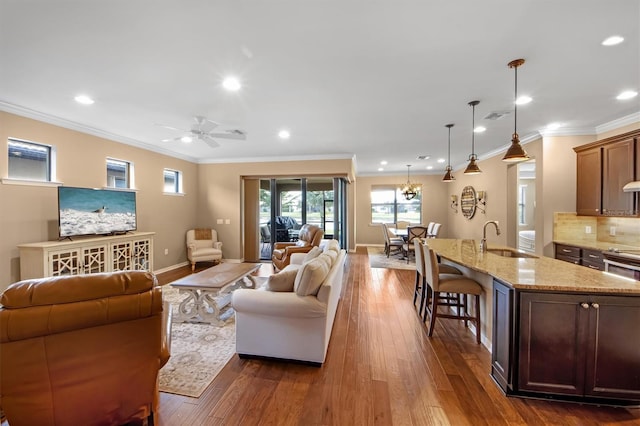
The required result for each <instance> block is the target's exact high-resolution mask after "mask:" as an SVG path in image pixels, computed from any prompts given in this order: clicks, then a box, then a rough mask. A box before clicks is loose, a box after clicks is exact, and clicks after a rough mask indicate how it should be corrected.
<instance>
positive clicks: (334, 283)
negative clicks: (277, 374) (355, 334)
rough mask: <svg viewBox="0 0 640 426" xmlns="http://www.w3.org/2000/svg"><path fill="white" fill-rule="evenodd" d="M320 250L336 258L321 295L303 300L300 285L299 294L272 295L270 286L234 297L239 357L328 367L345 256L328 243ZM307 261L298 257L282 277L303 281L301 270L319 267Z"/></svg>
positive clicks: (282, 293) (277, 293) (278, 292)
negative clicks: (290, 274) (288, 275)
mask: <svg viewBox="0 0 640 426" xmlns="http://www.w3.org/2000/svg"><path fill="white" fill-rule="evenodd" d="M320 247H321V249H322V251H323V254H324V253H326V252H327V251H330V250H333V251H335V252H336V253H337V255H336V257H335V260H333V261H332V263H331V265H330V267H329V268H330V269H329V272H328V274H327V275H326V277H325V278H324V280H323V281H322V284H321V285H320V287H319V289H318V291H317V294H315V295H314V294H310V295H307V296H301V295H299V294H298V293H299V292H300V291H299V289H300V287H298V282H297V281H296V287H297V290H298V292H296V291H269V290H266V289H265V286H262V287H261V288H258V289H256V290H254V289H239V290H236V291H234V292H233V298H232V305H233V308H234V309H235V311H236V352H237V353H238V354H239V355H240V356H241V357H245V356H255V357H267V358H280V359H285V360H296V361H304V362H307V363H313V364H322V363H323V362H324V360H325V356H326V354H327V348H328V346H329V339H330V338H331V330H332V328H333V320H334V318H335V314H336V309H337V307H338V301H339V300H340V295H341V292H342V278H343V272H344V263H345V258H346V252H345V250H341V249H340V246H339V244H338V242H337V241H335V240H325V241H324V242H323V244H321V245H320ZM332 256H333V255H332ZM325 258H326V256H325ZM305 259H306V260H307V261H308V260H309V259H308V257H307V256H306V255H305V254H295V255H293V257H292V259H291V264H290V265H289V266H287V267H286V268H285V269H284V270H283V271H281V272H279V274H282V273H286V271H287V270H292V269H293V270H297V272H294V275H296V274H297V276H296V279H297V280H300V276H301V275H304V274H303V273H302V272H301V271H302V268H304V267H305V266H308V267H310V265H311V262H314V261H308V262H306V263H308V264H309V265H303V263H304V261H305ZM318 260H319V258H318ZM307 276H308V275H307ZM300 286H304V283H301V284H300Z"/></svg>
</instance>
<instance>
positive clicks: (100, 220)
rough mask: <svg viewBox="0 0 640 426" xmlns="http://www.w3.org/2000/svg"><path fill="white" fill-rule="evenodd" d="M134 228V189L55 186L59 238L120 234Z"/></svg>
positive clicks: (135, 225) (135, 224)
mask: <svg viewBox="0 0 640 426" xmlns="http://www.w3.org/2000/svg"><path fill="white" fill-rule="evenodd" d="M136 228H137V222H136V193H135V192H132V191H118V190H110V189H92V188H74V187H70V186H59V187H58V233H59V236H60V238H67V237H73V236H77V235H111V234H121V233H126V232H128V231H135V230H136Z"/></svg>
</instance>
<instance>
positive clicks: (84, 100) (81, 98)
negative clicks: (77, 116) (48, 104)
mask: <svg viewBox="0 0 640 426" xmlns="http://www.w3.org/2000/svg"><path fill="white" fill-rule="evenodd" d="M74 99H75V100H76V102H77V103H79V104H82V105H91V104H93V103H94V102H95V101H94V100H93V99H91V98H90V97H88V96H87V95H78V96H76V97H75V98H74Z"/></svg>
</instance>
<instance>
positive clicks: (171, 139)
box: [162, 137, 180, 142]
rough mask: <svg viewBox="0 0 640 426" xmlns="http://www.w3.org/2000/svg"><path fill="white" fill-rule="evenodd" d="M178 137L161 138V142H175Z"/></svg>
mask: <svg viewBox="0 0 640 426" xmlns="http://www.w3.org/2000/svg"><path fill="white" fill-rule="evenodd" d="M179 140H180V137H178V138H169V139H162V142H175V141H179Z"/></svg>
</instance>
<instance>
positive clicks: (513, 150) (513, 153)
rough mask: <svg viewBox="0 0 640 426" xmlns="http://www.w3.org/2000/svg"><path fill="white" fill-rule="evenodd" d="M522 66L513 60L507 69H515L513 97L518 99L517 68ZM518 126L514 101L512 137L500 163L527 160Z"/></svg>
mask: <svg viewBox="0 0 640 426" xmlns="http://www.w3.org/2000/svg"><path fill="white" fill-rule="evenodd" d="M522 64H524V59H514V60H513V61H511V62H509V68H514V69H515V97H514V99H515V100H517V99H518V67H519V66H520V65H522ZM517 126H518V104H517V102H515V101H514V114H513V135H511V145H510V146H509V149H508V150H507V152H506V154H505V155H504V157H502V161H504V162H506V163H518V162H520V161H526V160H528V159H529V155H528V154H527V152H526V151H525V150H524V148H523V147H522V145H521V144H520V136H518V131H517Z"/></svg>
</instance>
